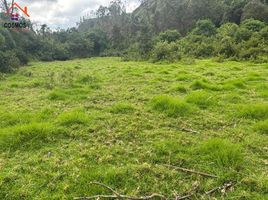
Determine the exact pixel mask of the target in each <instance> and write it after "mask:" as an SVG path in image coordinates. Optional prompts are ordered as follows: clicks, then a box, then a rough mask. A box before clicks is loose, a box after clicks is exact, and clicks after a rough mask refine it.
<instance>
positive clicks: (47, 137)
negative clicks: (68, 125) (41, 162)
mask: <svg viewBox="0 0 268 200" xmlns="http://www.w3.org/2000/svg"><path fill="white" fill-rule="evenodd" d="M62 133H63V131H62V130H60V129H56V128H55V127H53V125H52V124H49V123H30V124H23V125H16V126H11V127H8V128H4V129H0V149H5V150H7V149H13V150H14V149H17V148H21V147H27V148H28V147H29V148H30V147H31V148H40V147H42V145H43V144H44V143H47V142H49V141H51V140H52V139H53V138H54V137H55V136H56V135H59V134H62Z"/></svg>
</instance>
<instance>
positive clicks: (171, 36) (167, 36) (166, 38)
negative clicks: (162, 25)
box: [158, 30, 181, 43]
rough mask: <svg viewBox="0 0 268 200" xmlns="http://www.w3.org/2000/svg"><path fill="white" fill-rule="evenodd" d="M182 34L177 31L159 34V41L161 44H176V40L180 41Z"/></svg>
mask: <svg viewBox="0 0 268 200" xmlns="http://www.w3.org/2000/svg"><path fill="white" fill-rule="evenodd" d="M180 37H181V34H180V33H179V32H178V31H177V30H167V31H165V32H162V33H160V34H159V36H158V39H159V40H160V41H161V42H167V43H171V42H175V41H176V40H178V39H180Z"/></svg>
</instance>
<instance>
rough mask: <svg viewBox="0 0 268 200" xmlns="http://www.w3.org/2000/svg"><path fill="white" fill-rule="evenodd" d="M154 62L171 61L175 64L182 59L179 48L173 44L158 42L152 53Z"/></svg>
mask: <svg viewBox="0 0 268 200" xmlns="http://www.w3.org/2000/svg"><path fill="white" fill-rule="evenodd" d="M152 59H153V62H158V61H169V62H174V61H177V60H179V59H180V55H179V52H178V46H177V45H176V43H174V42H172V43H170V44H168V43H167V42H158V43H157V44H156V45H155V47H154V49H153V51H152Z"/></svg>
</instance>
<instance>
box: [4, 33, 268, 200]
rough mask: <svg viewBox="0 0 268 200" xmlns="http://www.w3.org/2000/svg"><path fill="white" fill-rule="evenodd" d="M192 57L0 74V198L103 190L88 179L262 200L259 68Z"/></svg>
mask: <svg viewBox="0 0 268 200" xmlns="http://www.w3.org/2000/svg"><path fill="white" fill-rule="evenodd" d="M171 38H172V37H171ZM188 61H189V62H188ZM188 61H187V62H186V60H182V61H180V62H176V63H172V64H154V63H148V62H122V61H120V58H92V59H83V60H79V59H77V60H72V61H64V62H50V63H41V62H33V63H31V66H29V67H25V68H20V69H18V71H17V72H16V73H13V74H6V75H4V76H2V78H1V79H0V83H1V84H0V199H5V200H14V199H73V198H74V197H79V196H90V195H96V194H110V193H108V192H109V191H106V190H104V189H102V188H100V187H98V186H92V185H90V184H89V183H90V182H91V181H99V182H102V183H104V184H107V185H109V186H111V187H112V188H115V189H116V190H118V191H120V192H121V193H123V194H128V195H133V196H143V195H150V194H152V193H161V194H163V195H165V196H168V197H173V194H174V191H176V193H177V194H180V195H183V194H185V193H187V192H188V191H190V190H191V189H192V188H193V185H194V184H196V183H199V187H198V190H197V191H196V193H195V196H194V197H193V198H192V199H212V198H215V199H226V200H229V199H230V200H231V199H260V200H261V199H263V200H264V199H267V186H268V185H267V183H268V180H267V173H266V172H267V143H268V138H267V137H268V135H267V120H268V107H267V96H265V95H264V94H265V92H266V91H267V85H266V83H267V81H268V65H267V63H263V64H256V63H251V62H235V61H228V62H227V61H224V62H221V63H219V62H216V61H213V59H209V60H194V62H190V61H192V59H188ZM164 164H172V165H174V166H178V167H183V168H187V169H193V170H196V171H201V172H206V173H209V174H214V175H216V176H218V178H217V179H212V178H208V177H203V176H199V175H196V174H191V173H184V172H182V171H176V170H173V169H171V168H168V167H165V166H163V165H164ZM230 181H232V182H234V183H236V185H235V187H234V188H233V189H232V190H227V191H226V193H225V194H222V193H221V192H216V193H214V194H211V195H210V197H209V196H207V195H203V194H204V192H206V191H209V190H211V189H213V188H215V187H218V186H221V185H223V184H224V183H229V182H230ZM178 186H179V187H178Z"/></svg>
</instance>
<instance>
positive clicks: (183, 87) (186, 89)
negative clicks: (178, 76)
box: [172, 85, 189, 93]
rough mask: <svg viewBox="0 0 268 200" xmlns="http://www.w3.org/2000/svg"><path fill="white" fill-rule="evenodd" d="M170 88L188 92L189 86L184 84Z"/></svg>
mask: <svg viewBox="0 0 268 200" xmlns="http://www.w3.org/2000/svg"><path fill="white" fill-rule="evenodd" d="M172 90H173V91H178V92H180V93H188V92H189V88H187V87H186V86H183V85H178V86H175V87H174V88H173V89H172Z"/></svg>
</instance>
